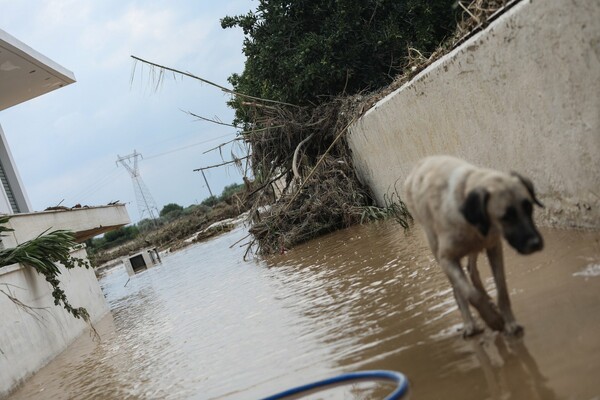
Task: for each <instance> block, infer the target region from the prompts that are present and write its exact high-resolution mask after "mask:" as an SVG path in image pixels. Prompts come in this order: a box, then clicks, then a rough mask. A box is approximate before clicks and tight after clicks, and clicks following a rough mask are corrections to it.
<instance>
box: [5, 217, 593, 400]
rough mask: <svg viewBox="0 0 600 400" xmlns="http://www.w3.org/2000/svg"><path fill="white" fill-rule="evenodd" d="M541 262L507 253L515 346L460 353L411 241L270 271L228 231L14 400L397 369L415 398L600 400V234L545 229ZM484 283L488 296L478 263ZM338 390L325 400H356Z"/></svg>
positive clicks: (442, 287)
mask: <svg viewBox="0 0 600 400" xmlns="http://www.w3.org/2000/svg"><path fill="white" fill-rule="evenodd" d="M542 231H543V234H544V236H545V240H546V248H545V250H544V251H543V252H542V253H539V254H534V255H531V256H528V257H523V256H518V255H516V254H515V253H514V252H513V251H512V250H509V249H507V250H506V264H507V280H508V284H509V288H510V291H511V296H512V301H513V305H514V311H515V314H516V316H517V319H518V320H519V322H520V323H521V324H523V325H524V327H525V337H524V339H523V340H507V339H505V338H504V337H503V336H502V335H496V334H492V333H489V332H487V333H486V334H484V335H483V336H480V337H478V338H476V339H475V340H469V341H465V340H463V339H462V337H461V334H460V332H459V329H460V327H461V318H460V315H459V312H458V310H457V309H456V305H455V302H454V299H453V297H452V293H451V291H450V288H449V285H448V283H447V281H446V278H445V276H443V274H442V272H441V271H440V269H439V267H438V266H437V265H436V264H435V262H434V261H433V259H432V257H431V256H430V254H429V251H428V249H427V246H426V244H425V243H424V240H423V237H422V233H421V232H420V230H419V229H418V228H415V229H414V230H412V231H410V232H409V233H408V234H405V233H404V232H403V231H402V229H399V228H398V226H397V225H396V224H393V223H387V222H386V223H379V224H370V225H361V226H355V227H352V228H350V229H346V230H342V231H338V232H335V233H333V234H329V235H327V236H324V237H322V238H320V239H317V240H313V241H311V242H308V243H306V244H304V245H300V246H298V247H296V248H294V249H293V250H291V251H289V252H288V253H286V254H284V255H280V256H276V257H273V258H270V259H269V260H268V261H266V262H254V261H253V262H243V261H241V256H242V255H243V252H244V249H243V248H240V247H238V246H233V247H232V248H231V249H230V248H229V247H230V246H231V245H233V244H234V243H235V242H237V241H238V240H239V239H241V238H243V237H244V236H245V232H244V231H243V230H240V229H236V230H234V231H232V232H229V233H226V234H224V235H222V236H219V237H217V238H214V239H211V240H209V241H207V242H204V243H200V244H197V245H194V246H190V247H187V248H185V249H183V250H182V251H180V252H177V253H173V254H171V255H169V256H168V257H165V259H164V260H163V264H162V265H161V266H158V267H156V268H154V269H151V270H148V271H147V272H144V273H142V274H140V275H137V276H136V277H135V279H132V280H131V281H130V282H129V284H128V285H127V287H124V284H125V282H126V281H127V279H128V277H127V276H126V274H125V273H124V272H122V270H120V271H119V270H116V271H115V272H114V273H112V274H110V275H107V276H106V277H104V278H103V279H102V280H101V285H102V288H103V290H104V292H105V294H106V297H107V300H108V302H109V304H110V308H111V310H112V315H111V316H110V317H109V318H107V319H106V320H104V321H103V322H102V323H101V324H99V326H98V329H99V331H100V333H101V335H102V337H103V339H102V341H101V342H100V343H94V342H92V341H91V340H90V338H89V337H87V336H86V337H82V338H80V339H79V340H78V341H77V342H76V343H75V344H74V345H73V346H71V347H70V348H69V349H68V350H67V351H66V352H65V353H63V354H62V355H61V356H59V357H58V358H57V359H56V360H54V361H53V362H52V363H51V364H50V365H48V366H47V367H46V368H44V369H43V370H42V371H40V372H39V373H38V374H37V375H36V376H34V377H33V379H31V380H30V381H29V382H27V383H26V385H25V386H24V387H23V388H22V389H21V390H20V391H19V392H17V393H15V394H14V395H13V396H12V397H11V399H13V400H14V399H25V398H27V399H45V398H53V399H62V398H72V399H89V398H98V399H100V398H101V399H117V398H131V399H138V398H139V399H142V398H165V399H184V398H185V399H249V398H260V397H263V396H266V395H269V394H272V393H275V392H277V391H280V390H282V389H285V388H288V387H291V386H293V385H296V384H299V383H305V382H309V381H311V380H316V379H320V378H322V377H325V376H331V375H334V374H337V373H341V372H348V371H357V370H365V369H393V370H399V371H402V372H404V373H405V374H406V375H407V376H408V377H409V379H410V383H411V391H412V396H411V398H415V399H417V398H418V399H438V398H464V399H586V400H589V399H593V398H595V397H596V396H598V395H599V394H600V381H598V379H597V373H596V371H598V370H599V369H600V357H599V356H598V354H600V341H599V340H598V332H600V298H599V295H598V293H600V267H599V265H600V233H598V232H577V231H568V230H554V229H543V230H542ZM480 264H481V270H482V278H483V279H484V283H485V284H486V286H487V287H488V288H492V287H493V283H492V280H491V278H490V274H489V271H488V268H487V264H486V263H485V262H483V261H480ZM353 390H354V396H353V395H352V393H348V392H338V391H334V392H332V393H331V395H330V397H326V398H334V399H340V398H344V399H348V398H374V399H376V398H382V397H383V396H384V395H385V393H387V390H389V389H383V388H368V389H367V392H366V393H364V392H363V393H362V395H363V396H362V397H360V396H359V395H357V393H358V392H359V390H358V389H357V388H354V389H351V390H349V392H352V391H353Z"/></svg>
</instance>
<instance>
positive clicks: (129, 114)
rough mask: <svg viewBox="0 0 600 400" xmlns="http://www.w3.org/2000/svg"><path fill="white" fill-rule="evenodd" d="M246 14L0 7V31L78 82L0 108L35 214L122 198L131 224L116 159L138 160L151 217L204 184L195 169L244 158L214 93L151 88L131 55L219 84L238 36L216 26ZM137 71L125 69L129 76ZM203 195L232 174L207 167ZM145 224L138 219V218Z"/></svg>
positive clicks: (86, 4) (243, 5) (185, 8)
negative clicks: (233, 156) (137, 156)
mask: <svg viewBox="0 0 600 400" xmlns="http://www.w3.org/2000/svg"><path fill="white" fill-rule="evenodd" d="M255 7H256V3H255V2H252V1H250V0H224V1H208V0H189V1H187V0H186V1H184V0H177V1H173V0H171V1H166V0H165V1H141V0H140V1H134V0H95V1H75V0H62V1H61V0H48V1H35V0H32V1H14V0H0V9H1V10H2V12H1V13H0V29H3V30H4V31H6V32H7V33H9V34H10V35H12V36H14V37H15V38H17V39H18V40H20V41H22V42H24V43H25V44H26V45H28V46H30V47H32V48H33V49H34V50H36V51H38V52H39V53H41V54H43V55H44V56H46V57H48V58H50V59H51V60H53V61H55V62H56V63H58V64H60V65H61V66H63V67H65V68H66V69H68V70H70V71H72V72H73V73H74V74H75V78H76V79H77V82H75V83H73V84H71V85H69V86H66V87H64V88H61V89H58V90H55V91H53V92H50V93H48V94H45V95H43V96H40V97H38V98H35V99H32V100H30V101H28V102H25V103H21V104H18V105H16V106H13V107H11V108H9V109H6V110H3V111H0V124H1V125H2V128H3V130H4V133H5V136H6V138H7V141H8V143H9V146H10V149H11V151H12V155H13V158H14V159H15V163H16V165H17V168H18V170H19V173H20V175H21V179H22V181H23V184H24V186H25V190H26V192H27V194H28V196H29V200H30V202H31V205H32V208H33V210H34V211H41V210H44V209H45V208H46V207H49V206H56V205H58V204H60V205H63V206H68V207H71V206H73V205H75V204H81V205H88V206H97V205H104V204H108V203H109V202H113V201H117V200H118V201H120V202H122V203H125V204H126V205H127V210H128V212H129V215H130V217H131V220H132V222H137V221H139V219H140V213H139V210H138V205H137V202H136V197H135V193H134V189H133V182H132V179H131V176H130V175H129V173H128V171H127V170H126V168H125V167H123V166H122V165H119V166H117V163H116V160H117V156H118V155H120V156H126V155H129V154H131V153H133V152H134V150H136V151H137V152H139V153H141V154H142V156H143V159H140V160H139V164H138V167H139V172H140V176H141V178H142V180H143V182H144V183H145V185H146V187H147V188H148V191H149V192H150V194H151V196H152V198H153V199H154V201H155V203H156V205H157V207H158V210H160V209H162V207H163V206H164V205H165V204H169V203H177V204H179V205H181V206H184V207H187V206H189V205H192V204H196V203H199V202H201V201H202V200H203V199H205V198H207V197H208V196H209V195H210V194H209V188H208V187H207V185H206V184H205V182H204V179H203V177H202V175H201V173H200V172H194V171H193V169H195V168H200V167H204V166H209V165H215V164H219V163H221V162H223V161H224V160H225V161H227V160H230V159H231V152H232V151H234V152H236V154H238V155H243V150H242V149H240V146H239V142H234V143H232V144H228V145H226V146H224V147H223V148H222V152H219V151H210V152H208V153H206V154H205V151H207V150H209V149H211V148H214V147H216V146H218V145H220V144H222V143H225V142H228V141H231V140H232V139H234V138H235V137H236V130H235V129H234V128H232V127H227V126H221V125H217V124H212V123H210V122H206V121H199V120H197V119H196V118H194V117H193V116H190V115H189V114H188V113H186V112H187V111H189V112H192V113H194V114H197V115H201V116H205V117H209V118H214V119H219V120H221V121H223V122H227V123H229V122H231V121H232V119H233V110H232V109H230V108H228V107H227V105H226V102H227V100H228V96H226V95H225V94H224V93H222V92H221V91H220V90H218V89H216V88H214V87H211V86H208V85H206V84H202V83H200V82H198V81H196V80H193V79H189V78H180V77H173V76H172V75H166V76H165V78H164V79H163V80H162V81H161V83H160V84H159V85H158V87H157V85H156V82H157V81H156V79H154V78H153V77H152V73H151V70H150V68H148V67H147V66H142V65H141V64H140V63H137V64H135V62H134V60H133V59H132V58H131V57H130V56H131V55H135V56H138V57H140V58H143V59H146V60H149V61H152V62H155V63H157V64H160V65H165V66H169V67H172V68H176V69H178V70H183V71H186V72H190V73H192V74H194V75H197V76H201V77H203V78H205V79H208V80H210V81H213V82H216V83H219V84H221V85H224V86H227V87H229V85H228V83H227V77H228V76H230V75H231V74H232V73H241V72H242V71H243V67H244V61H245V57H244V56H243V53H242V42H243V33H242V31H241V29H227V30H224V29H222V28H221V26H220V22H219V20H220V19H221V18H222V17H224V16H226V15H238V14H245V13H247V12H248V11H249V10H251V9H253V8H255ZM134 66H135V73H133V74H132V71H133V70H134ZM205 174H206V179H207V181H208V184H209V186H210V189H211V190H212V192H213V193H214V194H216V195H218V194H220V193H221V191H222V190H223V188H224V187H225V186H226V185H229V184H232V183H241V182H242V174H241V172H240V171H238V170H237V169H236V168H235V167H221V168H215V169H211V170H208V171H206V172H205ZM143 216H144V217H146V216H147V214H146V215H143Z"/></svg>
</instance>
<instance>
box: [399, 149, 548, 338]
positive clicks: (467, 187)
mask: <svg viewBox="0 0 600 400" xmlns="http://www.w3.org/2000/svg"><path fill="white" fill-rule="evenodd" d="M404 200H405V202H406V205H407V207H408V209H409V211H410V212H411V213H412V215H413V217H414V218H415V220H417V221H418V222H420V223H421V224H422V225H423V228H424V230H425V233H426V235H427V239H428V241H429V246H430V247H431V250H432V251H433V254H434V256H435V258H436V260H437V261H438V262H439V263H440V265H441V267H442V269H443V270H444V272H445V273H446V275H447V276H448V279H449V280H450V283H451V284H452V288H453V290H454V296H455V298H456V302H457V303H458V307H459V309H460V312H461V314H462V317H463V320H464V325H465V326H464V332H463V335H464V336H465V337H467V336H472V335H475V334H478V333H480V332H482V330H481V329H479V328H477V326H476V324H475V322H474V320H473V317H472V315H471V312H470V310H469V303H470V304H471V305H473V307H475V308H476V309H477V311H478V312H479V314H480V315H481V317H482V318H483V320H484V321H485V322H486V324H487V325H488V326H489V327H490V328H492V329H494V330H497V331H502V330H503V331H504V332H505V333H506V334H509V335H515V336H520V335H522V334H523V328H522V327H521V326H520V325H519V324H517V322H516V320H515V317H514V315H513V312H512V309H511V306H510V299H509V297H508V290H507V288H506V278H505V276H504V261H503V258H502V236H504V238H505V239H506V240H507V241H508V243H509V244H510V245H511V246H512V247H513V248H514V249H515V250H517V251H518V252H519V253H521V254H530V253H533V252H535V251H538V250H541V249H542V248H543V247H544V242H543V239H542V236H541V235H540V233H539V232H538V230H537V229H536V227H535V225H534V223H533V219H532V213H533V204H537V205H538V206H540V207H543V205H542V204H541V203H540V202H539V200H538V199H537V198H536V197H535V192H534V189H533V185H532V183H531V181H530V180H528V179H527V178H524V177H522V176H520V175H519V174H517V173H514V172H513V173H510V174H507V173H503V172H499V171H494V170H491V169H484V168H478V167H475V166H473V165H471V164H469V163H467V162H465V161H462V160H459V159H457V158H454V157H449V156H434V157H428V158H425V159H423V160H421V161H420V162H418V163H417V165H416V166H415V168H414V169H413V170H412V172H411V173H410V174H409V176H408V178H407V179H406V182H405V183H404ZM483 250H485V251H486V253H487V257H488V259H489V262H490V265H491V268H492V272H493V276H494V280H495V282H496V288H497V291H498V308H499V309H500V312H498V310H497V308H496V306H495V305H494V304H493V303H492V301H491V299H490V298H489V296H488V294H487V292H486V291H485V289H484V287H483V284H482V283H481V279H480V278H479V272H478V271H477V264H476V263H477V255H478V253H479V252H481V251H483ZM465 256H468V264H467V265H468V271H469V275H470V277H471V282H470V283H469V280H468V279H467V277H466V276H465V273H464V271H463V269H462V267H461V264H460V261H461V259H462V258H463V257H465Z"/></svg>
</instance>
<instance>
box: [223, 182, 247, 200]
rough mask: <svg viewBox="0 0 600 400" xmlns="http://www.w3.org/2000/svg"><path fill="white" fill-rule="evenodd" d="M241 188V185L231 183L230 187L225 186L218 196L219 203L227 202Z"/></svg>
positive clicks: (242, 186) (242, 185)
mask: <svg viewBox="0 0 600 400" xmlns="http://www.w3.org/2000/svg"><path fill="white" fill-rule="evenodd" d="M243 188H244V184H243V183H232V184H231V185H228V186H225V188H224V189H223V191H222V192H221V196H219V201H228V200H229V199H231V197H232V196H233V195H234V194H236V193H238V192H239V191H240V190H242V189H243Z"/></svg>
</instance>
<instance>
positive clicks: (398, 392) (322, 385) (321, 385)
mask: <svg viewBox="0 0 600 400" xmlns="http://www.w3.org/2000/svg"><path fill="white" fill-rule="evenodd" d="M364 380H369V381H371V380H377V381H380V380H384V381H392V382H394V383H396V389H395V390H394V391H393V392H392V393H390V394H389V395H388V397H386V398H385V400H398V399H400V398H401V397H402V396H404V394H406V391H407V390H408V380H407V379H406V377H405V376H404V374H402V373H400V372H395V371H385V370H376V371H359V372H350V373H347V374H342V375H338V376H336V377H333V378H329V379H324V380H322V381H318V382H313V383H309V384H306V385H303V386H298V387H295V388H292V389H288V390H286V391H284V392H281V393H277V394H275V395H272V396H269V397H265V398H264V399H262V400H279V399H285V398H286V397H289V396H293V395H297V394H302V393H306V394H308V393H307V392H310V391H314V390H315V389H319V390H324V389H327V388H328V387H329V386H335V385H339V384H341V383H347V382H354V381H364Z"/></svg>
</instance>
